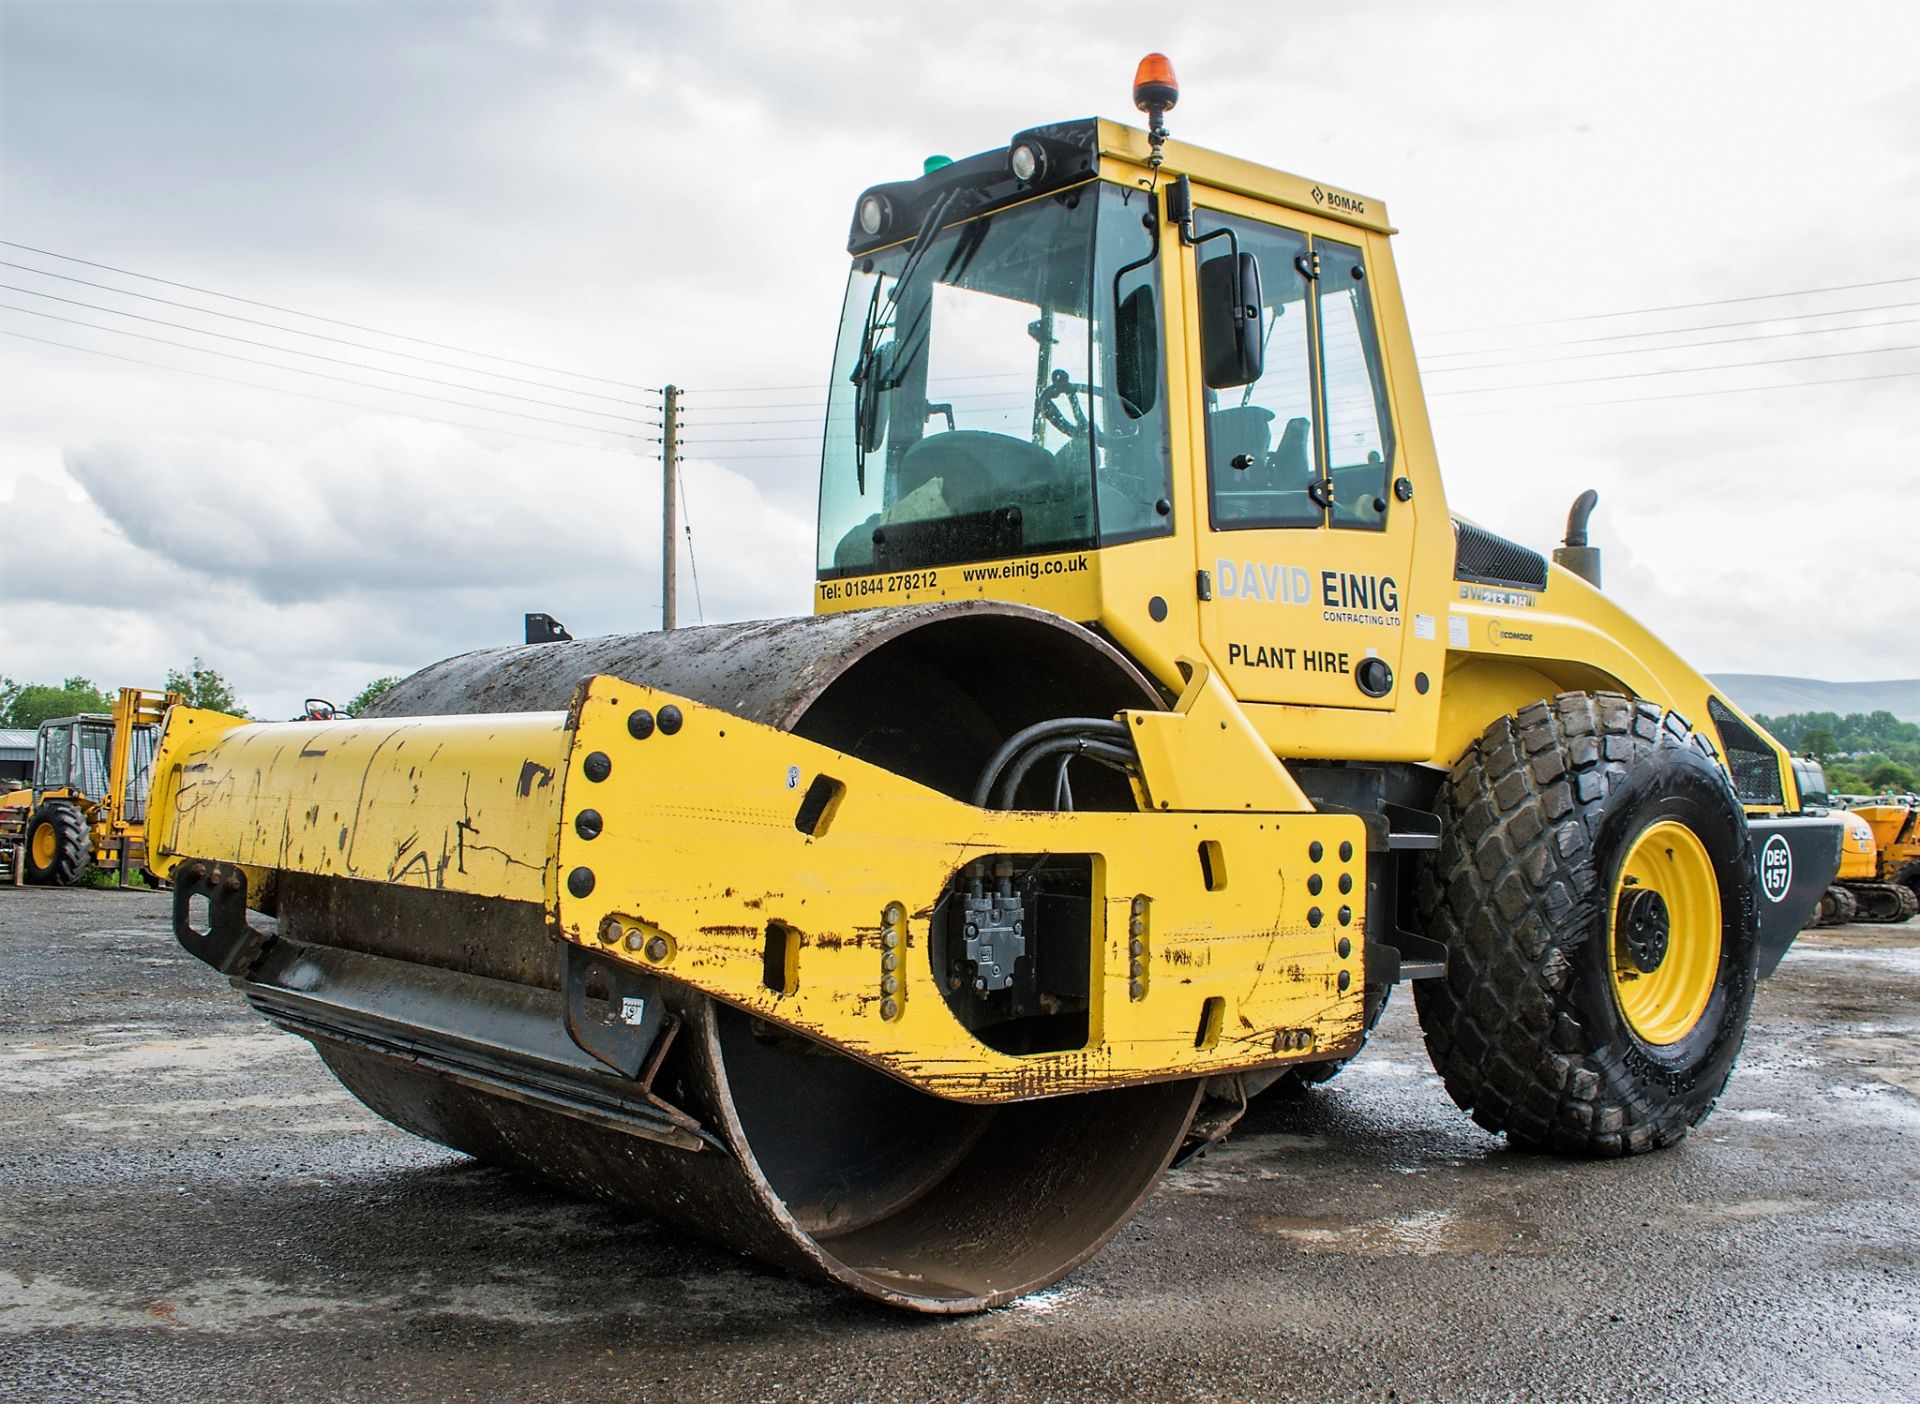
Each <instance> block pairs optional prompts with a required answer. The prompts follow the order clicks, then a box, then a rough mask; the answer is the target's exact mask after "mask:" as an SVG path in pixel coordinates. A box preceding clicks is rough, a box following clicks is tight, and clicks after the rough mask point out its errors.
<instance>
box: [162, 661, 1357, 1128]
mask: <svg viewBox="0 0 1920 1404" xmlns="http://www.w3.org/2000/svg"><path fill="white" fill-rule="evenodd" d="M643 711H644V712H646V713H647V714H648V715H649V717H650V718H652V719H653V725H652V728H651V730H648V729H647V728H646V727H644V726H630V725H629V718H631V717H632V716H633V715H634V714H635V713H636V712H643ZM674 712H677V713H678V722H677V725H673V724H671V723H670V722H669V721H668V718H669V717H671V715H672V714H673V713H674ZM1235 715H1236V714H1235V713H1234V709H1233V708H1232V705H1231V702H1230V701H1229V700H1228V699H1227V698H1226V695H1225V693H1224V691H1223V690H1222V689H1221V687H1220V685H1219V683H1218V682H1217V680H1216V679H1214V678H1213V677H1212V676H1211V675H1210V674H1209V673H1208V672H1207V670H1206V669H1205V668H1204V666H1195V667H1193V669H1192V673H1191V676H1190V679H1189V686H1188V689H1187V692H1186V695H1184V696H1183V697H1182V698H1181V700H1180V702H1179V704H1178V705H1177V706H1176V708H1175V709H1174V710H1173V711H1172V712H1146V711H1142V712H1134V713H1125V714H1123V719H1124V720H1126V721H1127V723H1128V725H1129V727H1130V728H1131V729H1133V731H1134V734H1135V739H1136V743H1137V746H1138V749H1139V752H1140V755H1141V759H1142V765H1143V770H1144V772H1145V777H1144V780H1143V782H1142V784H1141V785H1140V787H1139V789H1140V798H1141V800H1142V802H1143V806H1144V807H1143V809H1142V811H1140V812H1129V813H1099V812H1080V813H1051V812H1005V811H996V810H983V809H976V808H974V807H973V806H971V805H968V804H965V803H962V802H960V801H958V800H954V799H951V798H949V797H947V796H946V795H943V794H940V793H939V792H937V791H934V790H931V789H928V788H926V787H924V786H921V785H918V784H915V783H914V782H912V781H909V780H906V779H903V778H902V777H900V776H898V775H895V774H893V773H891V772H889V771H886V770H882V769H879V768H877V767H875V766H872V765H869V764H866V763H865V762H862V761H860V760H857V759H855V758H854V757H852V756H849V755H846V754H844V753H842V752H839V751H835V750H832V749H831V748H828V747H825V746H820V745H817V744H815V743H813V742H809V741H806V740H804V739H802V738H800V737H798V736H794V735H792V734H791V733H788V732H784V731H779V730H776V729H774V728H770V727H766V726H761V725H758V724H756V723H753V722H748V721H744V720H742V719H741V718H739V717H736V716H732V715H729V714H728V713H725V712H721V711H718V710H715V709H713V708H710V707H706V706H702V705H700V704H698V703H695V702H691V701H688V700H686V699H684V698H680V697H676V696H673V695H672V694H669V693H664V692H660V691H658V690H655V689H652V688H647V687H643V686H640V685H638V684H634V683H629V682H623V681H621V680H619V679H616V678H609V677H601V678H594V679H591V680H589V682H587V683H586V684H583V686H582V688H581V690H580V692H579V693H578V694H577V696H576V697H575V700H574V704H573V707H572V708H571V710H570V711H569V712H568V713H566V714H560V713H538V714H503V715H489V716H469V717H430V718H417V719H404V720H390V721H372V720H369V721H354V722H338V723H326V724H313V723H285V724H277V723H276V724H264V725H249V724H243V723H240V722H239V721H238V720H237V719H234V718H231V717H225V716H222V715H220V714H218V713H211V712H204V711H195V710H191V709H185V708H178V709H175V711H174V712H173V713H172V715H171V716H170V717H169V719H168V723H167V732H166V735H165V738H164V740H163V742H162V749H161V755H160V757H159V761H158V764H157V767H156V774H157V777H158V779H157V783H156V785H155V794H154V806H153V817H152V821H151V824H150V833H151V834H152V835H153V836H154V837H155V842H154V852H155V863H156V866H157V867H158V868H159V869H160V871H162V872H163V873H170V872H171V871H172V869H173V868H174V867H175V866H177V865H178V864H179V863H180V862H182V861H184V860H186V859H189V858H194V859H211V860H215V861H220V862H227V863H235V864H239V865H241V866H242V867H243V868H245V869H246V870H247V872H248V879H249V889H250V900H251V901H252V902H253V904H254V905H259V904H260V902H261V901H262V900H263V894H264V893H265V891H266V888H267V884H268V883H269V882H270V881H271V878H272V875H273V874H274V873H275V872H279V871H297V872H304V873H313V874H316V875H320V876H326V877H336V878H344V879H349V880H362V881H372V882H380V883H393V884H403V885H408V886H419V887H426V888H438V889H443V890H448V891H462V892H469V893H477V894H481V895H485V896H491V897H495V898H499V899H503V900H510V901H528V902H537V903H539V904H541V905H542V906H543V908H544V909H545V911H546V914H547V917H548V920H549V924H550V929H551V930H552V932H553V933H554V935H555V936H556V937H557V938H559V939H563V940H567V941H571V942H574V943H576V944H578V945H580V946H583V947H586V948H589V949H592V950H595V951H599V952H601V953H602V954H604V955H605V956H607V957H609V958H611V959H614V960H618V961H623V962H627V963H629V964H631V965H633V966H635V967H636V968H640V969H644V970H646V971H648V972H650V973H652V974H654V975H657V976H659V977H660V978H663V979H666V980H671V981H677V982H679V983H682V984H684V985H688V986H691V987H692V988H694V989H697V990H700V991H702V992H704V993H706V994H708V995H711V996H713V997H714V998H716V999H721V1000H724V1001H726V1002H727V1003H729V1004H732V1005H735V1006H738V1007H739V1008H741V1009H744V1010H746V1011H748V1012H749V1013H751V1014H753V1015H755V1016H757V1017H759V1018H761V1019H764V1020H766V1021H768V1022H769V1023H771V1024H775V1025H780V1026H784V1027H787V1028H789V1029H792V1030H795V1031H797V1032H800V1033H804V1034H807V1035H810V1036H812V1037H814V1038H817V1039H821V1040H823V1041H825V1042H827V1043H830V1044H832V1045H834V1046H835V1047H837V1048H840V1049H841V1050H843V1051H845V1052H847V1053H849V1054H851V1055H853V1056H855V1057H858V1058H861V1059H863V1060H865V1061H867V1062H870V1063H872V1064H874V1065H875V1066H877V1067H879V1068H881V1069H883V1070H885V1071H886V1072H888V1073H891V1074H893V1075H894V1076H896V1077H898V1078H900V1079H902V1080H903V1081H906V1082H908V1083H911V1084H912V1085H914V1086H917V1087H920V1088H923V1089H925V1090H927V1091H929V1092H933V1093H936V1094H938V1095H940V1096H943V1097H947V1098H951V1099H954V1100H960V1101H969V1102H998V1101H1011V1100H1019V1099H1025V1098H1032V1097H1042V1096H1048V1095H1052V1094H1058V1093H1066V1092H1078V1091H1088V1090H1092V1089H1094V1088H1098V1087H1102V1086H1117V1085H1122V1084H1126V1083H1133V1082H1143V1081H1151V1080H1156V1079H1165V1078H1176V1077H1196V1076H1209V1075H1214V1074H1222V1073H1230V1072H1236V1071H1241V1070H1246V1069H1252V1068H1257V1067H1265V1066H1272V1065H1276V1064H1284V1063H1289V1062H1314V1061H1322V1060H1325V1059H1328V1058H1337V1057H1345V1056H1350V1055H1351V1054H1353V1053H1354V1052H1357V1051H1358V1048H1359V1045H1360V1041H1361V1034H1362V1020H1363V1012H1362V989H1363V987H1364V984H1365V965H1364V960H1365V941H1364V938H1363V936H1362V928H1363V920H1364V908H1365V894H1366V888H1367V884H1366V833H1365V826H1364V824H1363V823H1362V821H1361V820H1360V819H1359V818H1357V817H1355V816H1352V815H1343V814H1320V813H1313V812H1308V811H1307V806H1306V803H1305V800H1304V797H1302V796H1301V795H1300V792H1299V790H1298V788H1297V787H1296V786H1295V785H1294V784H1293V782H1292V779H1291V777H1289V776H1288V775H1287V773H1286V771H1285V769H1284V768H1283V767H1282V766H1281V765H1280V764H1279V763H1278V762H1277V761H1276V760H1275V759H1274V758H1273V755H1272V753H1271V752H1270V751H1268V750H1266V749H1265V747H1264V746H1262V745H1261V744H1260V742H1259V740H1258V737H1257V736H1255V735H1254V734H1253V732H1252V730H1251V728H1249V727H1246V726H1245V724H1244V722H1240V723H1238V724H1237V725H1236V722H1235ZM641 732H645V734H644V735H641V734H638V733H641ZM595 777H598V778H595ZM821 777H825V781H824V782H822V788H820V789H818V790H816V788H815V787H816V781H820V780H821ZM1208 777H1212V780H1211V782H1210V781H1209V778H1208ZM810 792H813V793H814V794H815V795H816V798H817V797H818V796H819V795H823V794H824V795H827V796H829V801H828V802H827V803H826V804H824V805H821V804H818V803H816V804H815V805H814V809H815V810H816V811H817V812H818V814H819V818H817V819H814V820H812V821H811V828H812V830H813V831H812V832H805V831H803V830H802V828H801V827H799V823H798V820H799V818H800V811H801V808H802V805H803V802H804V801H805V799H806V797H807V796H808V795H809V793H810ZM1255 805H1270V806H1273V807H1272V808H1261V807H1254V806H1255ZM589 810H590V811H592V815H591V816H590V817H587V818H584V819H583V815H584V814H585V812H586V811H589ZM1203 849H1205V850H1206V859H1205V861H1204V863H1203V860H1202V856H1201V854H1202V850H1203ZM1042 854H1045V855H1085V856H1086V857H1087V859H1088V860H1089V863H1090V867H1091V870H1092V874H1093V887H1094V895H1093V899H1092V904H1093V910H1092V912H1090V914H1089V917H1090V920H1089V926H1090V936H1089V939H1090V942H1091V950H1090V952H1089V966H1090V970H1091V979H1090V981H1089V990H1088V995H1089V1000H1090V1007H1089V1013H1088V1024H1089V1033H1088V1038H1087V1042H1086V1044H1085V1046H1084V1047H1080V1048H1074V1049H1070V1050H1066V1051H1060V1052H1049V1053H1040V1054H1032V1055H1015V1054H1009V1053H1003V1052H1000V1051H997V1050H995V1049H993V1048H990V1047H988V1046H987V1045H986V1044H984V1043H982V1042H981V1041H980V1040H979V1039H977V1038H976V1037H975V1036H974V1035H973V1034H972V1033H971V1032H969V1031H968V1030H967V1029H966V1028H965V1027H964V1026H963V1025H962V1024H961V1023H960V1022H959V1021H958V1020H957V1019H956V1018H955V1017H954V1015H953V1013H952V1012H951V1011H950V1010H949V1008H948V1006H947V1003H946V1001H945V999H944V998H943V997H942V992H941V991H940V989H939V988H938V987H937V985H936V983H935V981H936V979H937V978H938V977H939V973H938V972H936V971H935V970H934V969H933V968H932V962H931V959H930V956H929V949H928V947H929V941H930V938H931V935H932V926H931V922H932V920H933V914H934V908H935V905H936V903H937V902H938V900H939V898H940V896H941V894H942V893H943V892H944V891H946V890H947V888H948V887H949V885H950V884H951V883H952V881H953V879H954V877H955V875H956V874H957V873H958V872H959V871H960V870H961V869H962V868H963V867H965V866H966V865H967V864H969V863H971V862H973V861H975V860H977V859H980V858H993V857H995V856H997V855H1042ZM1315 879H1317V881H1316V880H1315ZM1136 943H1137V949H1136ZM770 946H771V948H772V949H771V950H770ZM774 972H777V974H775V973H774Z"/></svg>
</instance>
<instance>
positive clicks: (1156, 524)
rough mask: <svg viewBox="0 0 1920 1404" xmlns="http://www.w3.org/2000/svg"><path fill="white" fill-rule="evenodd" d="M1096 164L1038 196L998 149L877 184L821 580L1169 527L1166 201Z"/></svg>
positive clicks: (846, 358) (845, 349)
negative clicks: (1162, 293) (1162, 237)
mask: <svg viewBox="0 0 1920 1404" xmlns="http://www.w3.org/2000/svg"><path fill="white" fill-rule="evenodd" d="M1086 144H1087V142H1086V140H1085V139H1084V138H1083V140H1082V143H1081V145H1082V146H1083V147H1084V146H1085V145H1086ZM1014 149H1016V150H1027V149H1031V150H1038V149H1040V148H1039V146H1038V144H1037V143H1031V144H1030V145H1029V146H1027V147H1023V146H1022V145H1021V144H1020V143H1019V142H1016V143H1015V148H1014ZM1082 164H1083V165H1085V166H1086V167H1087V172H1086V174H1085V175H1084V176H1079V177H1077V178H1075V179H1073V180H1072V181H1071V183H1068V184H1066V185H1064V186H1063V187H1062V188H1057V189H1048V190H1041V191H1039V192H1037V193H1036V192H1035V191H1033V190H1032V189H1031V188H1030V187H1031V186H1033V185H1037V184H1044V183H1045V182H1043V181H1042V180H1040V179H1039V177H1038V173H1037V172H1036V175H1035V178H1034V179H1032V180H1030V181H1028V182H1021V181H1019V180H1017V179H1016V178H1015V177H1014V176H1013V174H1012V172H1011V170H1010V169H1009V165H1010V162H1009V161H1008V158H1007V156H1006V154H1005V153H1003V152H990V153H987V154H986V155H985V156H981V157H972V158H969V159H968V160H966V161H962V162H955V163H951V164H949V165H946V166H944V167H941V168H938V169H936V171H934V172H932V173H930V174H929V176H927V177H925V178H923V179H922V180H920V181H915V182H910V183H907V184H904V185H900V186H891V187H880V188H879V189H877V190H874V191H870V192H868V194H867V195H866V196H865V197H864V198H863V199H862V201H861V204H860V213H859V215H858V217H857V222H856V226H855V239H854V245H855V251H856V258H855V262H854V267H853V272H852V276H851V277H850V278H849V280H848V284H847V294H846V301H845V305H844V307H843V309H842V313H841V320H840V336H839V343H838V348H837V351H836V353H835V358H834V372H833V382H832V389H831V391H830V395H829V400H828V408H827V433H826V455H825V463H824V465H823V466H824V471H823V473H822V475H821V495H820V538H819V561H818V566H819V572H820V576H821V578H822V579H830V578H834V577H836V576H841V575H860V574H868V573H872V572H877V571H901V570H916V569H923V568H928V567H934V566H944V565H953V564H958V563H962V562H970V561H981V560H989V559H1006V558H1013V557H1021V556H1031V555H1036V554H1041V553H1054V552H1065V551H1073V550H1078V549H1085V548H1091V547H1094V546H1097V545H1103V544H1106V545H1111V544H1115V543H1118V542H1124V541H1134V540H1139V539H1142V538H1144V537H1149V536H1157V535H1165V534H1167V533H1169V532H1170V531H1171V530H1172V521H1171V516H1172V503H1171V501H1170V491H1171V489H1170V484H1169V476H1170V464H1169V460H1168V452H1167V409H1166V399H1167V397H1166V394H1165V389H1164V384H1163V381H1164V370H1163V367H1162V364H1161V355H1160V325H1159V268H1158V264H1157V261H1156V258H1155V254H1156V249H1157V239H1156V237H1155V233H1154V230H1153V227H1152V224H1151V222H1150V221H1149V220H1148V219H1147V218H1146V216H1147V212H1148V210H1149V208H1150V197H1149V196H1148V195H1147V194H1146V193H1145V192H1143V191H1139V190H1132V189H1127V188H1124V187H1121V186H1117V185H1112V184H1101V183H1099V182H1096V181H1094V180H1093V179H1092V176H1091V163H1090V162H1087V161H1084V160H1083V162H1082ZM1041 165H1042V168H1043V169H1044V158H1042V162H1041ZM983 167H984V169H983ZM963 215H964V216H965V217H964V218H963ZM948 220H953V221H956V222H952V223H948V222H947V221H948ZM868 225H871V226H872V228H871V229H869V228H868V227H867V226H868ZM863 245H871V246H873V247H870V248H866V247H863Z"/></svg>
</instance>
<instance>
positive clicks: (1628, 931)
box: [1614, 887, 1673, 975]
mask: <svg viewBox="0 0 1920 1404" xmlns="http://www.w3.org/2000/svg"><path fill="white" fill-rule="evenodd" d="M1614 929H1615V930H1617V931H1618V932H1619V933H1620V940H1621V943H1622V944H1623V945H1624V946H1625V947H1626V954H1627V958H1628V959H1629V960H1631V961H1632V962H1633V967H1634V969H1636V970H1638V971H1639V972H1640V973H1641V974H1642V975H1651V974H1653V972H1654V971H1656V970H1658V969H1659V968H1660V966H1661V964H1662V962H1664V961H1665V960H1666V958H1667V942H1668V940H1669V939H1670V938H1671V936H1672V935H1673V919H1672V917H1671V916H1670V915H1669V914H1668V912H1667V899H1666V898H1664V897H1662V896H1661V895H1660V894H1659V892H1657V891H1656V890H1655V889H1653V888H1651V887H1629V888H1628V889H1627V890H1626V891H1625V892H1622V893H1621V894H1620V909H1619V911H1618V912H1617V913H1616V914H1615V917H1614Z"/></svg>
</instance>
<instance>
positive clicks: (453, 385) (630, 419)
mask: <svg viewBox="0 0 1920 1404" xmlns="http://www.w3.org/2000/svg"><path fill="white" fill-rule="evenodd" d="M0 289H4V290H5V291H7V292H17V293H25V294H26V295H27V296H28V297H41V298H45V299H46V300H47V301H49V302H58V303H63V304H65V305H66V306H68V307H84V308H86V309H87V310H88V311H89V312H105V313H107V314H109V315H110V316H114V317H131V318H132V319H133V320H134V321H136V322H146V323H149V324H150V325H152V326H156V327H172V328H174V329H175V330H176V331H184V332H192V333H193V334H194V335H195V336H217V337H219V338H220V339H221V340H222V341H234V342H238V343H239V344H240V345H242V346H257V347H259V348H260V349H261V350H263V351H278V352H280V353H281V354H282V355H284V356H306V357H308V358H310V359H312V360H316V361H325V362H327V363H328V364H329V365H336V366H352V367H353V368H354V369H355V370H365V371H372V372H373V373H374V374H375V375H397V376H400V377H402V378H404V379H407V380H418V381H420V382H422V383H423V384H427V385H442V386H445V387H446V388H447V389H449V390H465V391H467V392H469V393H470V394H474V395H492V396H494V397H496V398H498V399H505V400H519V401H520V402H521V403H523V404H529V405H545V406H546V407H547V408H548V409H557V410H566V411H568V412H569V413H572V414H597V415H601V416H603V417H604V418H607V419H618V420H623V421H624V422H626V423H628V424H650V425H658V423H659V421H658V420H654V419H639V418H636V417H635V416H633V415H630V414H615V413H614V412H613V411H612V410H597V409H589V408H588V407H586V406H585V405H563V404H561V403H560V402H559V401H557V400H536V399H534V398H533V396H531V395H516V394H514V393H513V392H512V391H511V390H489V389H488V388H487V387H486V386H484V385H465V384H462V383H461V382H460V381H457V380H441V379H439V378H438V377H436V376H431V375H417V374H415V373H414V372H413V371H403V370H389V369H388V368H387V367H385V366H372V365H368V364H367V363H366V362H365V361H349V360H347V359H345V358H344V357H341V356H329V355H326V354H325V353H324V352H320V351H302V350H301V349H300V348H299V347H297V346H280V345H277V344H275V343H274V342H271V341H255V340H254V339H253V338H252V337H246V336H235V335H233V334H232V333H231V332H219V331H212V330H210V329H208V328H206V327H195V326H190V325H188V324H187V323H185V322H170V321H168V320H167V319H166V318H164V317H144V316H142V315H141V314H140V313H138V312H127V311H124V310H122V309H121V308H118V307H102V306H100V305H99V304H98V303H93V302H80V301H78V300H76V299H74V298H71V297H56V296H54V294H52V293H44V292H36V291H34V289H32V288H21V287H15V286H14V285H13V284H12V283H0ZM13 310H15V311H19V312H24V311H28V310H29V309H27V308H23V307H22V308H15V309H13ZM36 315H44V314H36ZM75 325H77V326H83V327H84V326H90V325H92V324H91V323H89V322H78V323H76V324H75ZM97 330H99V331H111V332H114V333H116V334H117V335H121V336H126V335H130V334H131V333H128V332H125V331H122V330H121V329H120V328H118V327H99V328H97ZM166 344H167V345H169V346H175V345H179V344H181V343H178V342H168V343H166ZM189 349H196V350H197V349H201V348H189ZM286 369H289V370H291V369H293V367H291V366H289V367H287V368H286ZM482 374H485V372H484V371H483V372H482ZM394 393H395V394H408V393H411V392H410V391H395V392H394Z"/></svg>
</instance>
